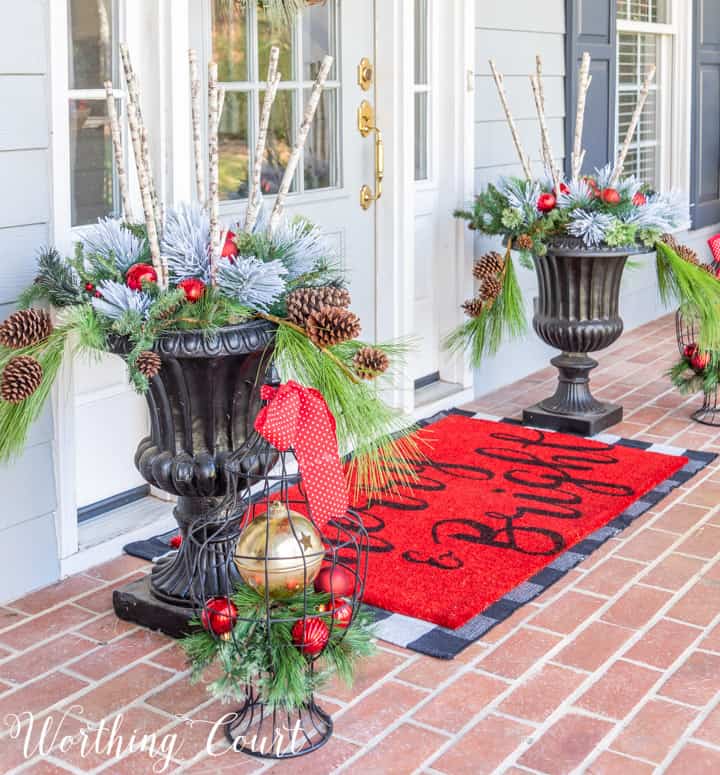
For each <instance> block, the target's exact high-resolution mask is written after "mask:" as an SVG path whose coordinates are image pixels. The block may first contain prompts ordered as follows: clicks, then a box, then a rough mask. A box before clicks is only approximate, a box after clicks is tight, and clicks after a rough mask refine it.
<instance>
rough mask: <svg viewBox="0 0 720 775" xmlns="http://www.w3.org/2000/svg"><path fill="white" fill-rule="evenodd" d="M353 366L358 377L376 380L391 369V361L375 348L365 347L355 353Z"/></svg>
mask: <svg viewBox="0 0 720 775" xmlns="http://www.w3.org/2000/svg"><path fill="white" fill-rule="evenodd" d="M353 365H354V366H355V371H356V372H357V373H358V376H360V377H362V378H363V379H375V377H379V376H380V375H381V374H384V373H385V372H386V371H387V370H388V369H389V368H390V359H389V358H388V357H387V355H386V354H385V353H384V352H383V351H382V350H378V349H377V348H375V347H363V348H362V349H361V350H358V351H357V352H356V353H355V357H354V358H353Z"/></svg>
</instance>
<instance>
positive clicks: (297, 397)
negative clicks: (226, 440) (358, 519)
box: [255, 381, 348, 528]
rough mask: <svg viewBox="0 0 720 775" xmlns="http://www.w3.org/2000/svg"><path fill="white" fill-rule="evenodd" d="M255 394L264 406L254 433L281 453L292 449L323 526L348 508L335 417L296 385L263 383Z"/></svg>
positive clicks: (315, 517)
mask: <svg viewBox="0 0 720 775" xmlns="http://www.w3.org/2000/svg"><path fill="white" fill-rule="evenodd" d="M260 395H261V397H262V399H263V401H266V402H267V404H266V406H264V407H263V408H262V409H261V410H260V414H258V416H257V419H256V420H255V430H256V431H257V432H258V433H259V434H260V435H261V436H262V437H263V438H265V439H266V440H267V441H269V442H270V443H271V444H272V445H273V446H274V447H275V448H276V449H278V450H280V452H287V451H288V450H289V449H290V448H292V449H293V451H294V453H295V457H296V458H297V461H298V466H299V467H300V473H301V474H302V478H303V485H304V488H305V493H306V495H307V499H308V502H309V503H310V510H311V515H312V518H313V521H314V522H315V524H316V525H317V526H318V527H319V528H323V527H325V525H326V524H327V523H328V520H330V519H333V518H335V517H339V516H341V515H342V514H344V513H345V512H346V511H347V509H348V493H347V487H346V484H345V474H344V472H343V467H342V463H341V462H340V453H339V451H338V443H337V436H336V433H335V418H334V417H333V416H332V413H331V412H330V409H328V405H327V403H326V402H325V399H324V398H323V396H322V394H321V393H319V392H318V391H317V390H313V389H312V388H306V387H303V386H302V385H299V384H298V383H297V382H293V381H290V382H287V383H286V384H284V385H280V387H278V388H275V387H272V386H271V385H263V387H262V390H261V394H260Z"/></svg>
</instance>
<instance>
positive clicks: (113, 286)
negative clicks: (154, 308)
mask: <svg viewBox="0 0 720 775" xmlns="http://www.w3.org/2000/svg"><path fill="white" fill-rule="evenodd" d="M98 291H99V292H100V294H101V296H100V297H99V298H96V299H93V300H92V305H93V307H94V308H95V310H96V311H97V312H99V313H100V314H101V315H105V317H107V318H110V319H111V320H119V319H120V318H121V317H123V316H124V315H125V314H126V313H128V312H136V313H138V315H140V317H143V318H144V317H146V316H147V313H148V311H149V309H150V305H151V304H152V301H153V300H152V296H150V295H149V294H147V293H145V292H144V291H133V290H131V289H130V288H128V287H127V285H123V284H122V283H116V282H114V281H113V280H105V281H104V282H102V283H100V285H99V286H98Z"/></svg>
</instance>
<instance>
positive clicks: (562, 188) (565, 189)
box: [560, 183, 570, 194]
mask: <svg viewBox="0 0 720 775" xmlns="http://www.w3.org/2000/svg"><path fill="white" fill-rule="evenodd" d="M560 193H561V194H569V193H570V189H569V188H568V186H567V184H566V183H561V184H560Z"/></svg>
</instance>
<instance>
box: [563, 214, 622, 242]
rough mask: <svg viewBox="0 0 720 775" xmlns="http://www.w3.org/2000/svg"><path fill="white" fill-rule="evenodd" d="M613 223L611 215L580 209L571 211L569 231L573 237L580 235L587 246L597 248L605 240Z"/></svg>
mask: <svg viewBox="0 0 720 775" xmlns="http://www.w3.org/2000/svg"><path fill="white" fill-rule="evenodd" d="M612 224H613V217H612V216H611V215H606V214H605V213H596V212H587V211H585V210H580V209H578V210H573V211H572V213H570V223H568V225H567V231H568V234H572V236H573V237H580V238H581V239H582V241H583V243H584V244H585V246H586V247H588V248H595V247H597V246H598V245H601V244H602V243H603V242H604V240H605V235H606V234H607V232H608V229H610V227H611V226H612Z"/></svg>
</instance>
